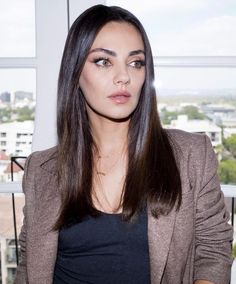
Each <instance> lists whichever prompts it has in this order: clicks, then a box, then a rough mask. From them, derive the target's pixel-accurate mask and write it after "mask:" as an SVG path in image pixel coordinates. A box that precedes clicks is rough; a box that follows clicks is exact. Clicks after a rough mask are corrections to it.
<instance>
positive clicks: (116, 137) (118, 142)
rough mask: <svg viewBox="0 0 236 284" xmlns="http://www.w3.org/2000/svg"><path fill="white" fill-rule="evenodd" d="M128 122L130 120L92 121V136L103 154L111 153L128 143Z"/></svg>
mask: <svg viewBox="0 0 236 284" xmlns="http://www.w3.org/2000/svg"><path fill="white" fill-rule="evenodd" d="M128 124H129V121H122V122H114V121H110V120H108V119H101V120H96V121H90V127H91V131H92V136H93V139H94V141H95V143H96V146H97V148H98V151H99V153H100V154H101V155H109V153H111V152H113V151H116V150H117V149H121V148H124V147H125V146H126V145H127V136H128Z"/></svg>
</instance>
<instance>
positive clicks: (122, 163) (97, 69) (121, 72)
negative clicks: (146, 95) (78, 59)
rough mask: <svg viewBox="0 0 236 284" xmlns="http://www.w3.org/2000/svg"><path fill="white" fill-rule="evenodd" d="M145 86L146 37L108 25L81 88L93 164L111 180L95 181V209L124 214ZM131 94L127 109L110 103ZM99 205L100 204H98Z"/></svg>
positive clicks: (126, 27)
mask: <svg viewBox="0 0 236 284" xmlns="http://www.w3.org/2000/svg"><path fill="white" fill-rule="evenodd" d="M144 80H145V50H144V44H143V41H142V38H141V35H140V34H139V32H138V31H137V30H136V28H135V27H133V26H132V25H130V24H128V23H118V22H109V23H108V24H106V25H105V26H104V27H103V28H102V29H101V30H100V32H99V33H98V35H97V36H96V38H95V40H94V42H93V44H92V47H91V49H90V52H89V55H88V57H87V59H86V62H85V65H84V68H83V70H82V73H81V76H80V79H79V84H80V88H81V90H82V92H83V94H84V98H85V101H86V108H87V113H88V117H89V121H90V126H91V130H92V135H93V138H94V140H95V143H96V145H97V146H98V149H99V156H100V157H101V158H99V159H98V157H96V155H95V160H94V164H95V167H97V168H98V170H99V171H102V172H105V173H106V176H102V175H99V176H96V174H95V180H94V193H95V196H96V197H95V198H94V205H95V206H96V207H97V208H98V209H100V210H101V211H106V212H120V211H121V210H122V209H121V208H119V209H118V210H117V208H118V207H119V204H120V200H121V193H122V187H123V182H124V176H125V173H126V164H127V153H126V151H125V150H126V146H127V132H128V125H129V120H130V115H131V114H132V113H133V111H134V110H135V108H136V106H137V104H138V101H139V97H140V93H141V89H142V86H143V83H144ZM117 92H128V93H129V94H130V97H129V99H128V100H127V102H125V103H122V104H121V103H117V102H115V101H113V100H111V99H110V98H109V96H110V95H112V94H114V93H117ZM98 200H99V202H98Z"/></svg>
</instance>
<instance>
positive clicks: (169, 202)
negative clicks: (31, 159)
mask: <svg viewBox="0 0 236 284" xmlns="http://www.w3.org/2000/svg"><path fill="white" fill-rule="evenodd" d="M111 21H115V22H126V23H129V24H131V25H133V26H134V27H135V28H136V29H137V30H138V31H139V33H140V34H141V36H142V39H143V42H144V48H145V54H146V78H145V82H144V85H143V87H142V91H141V95H140V99H139V102H138V105H137V108H136V109H135V111H134V112H133V114H132V116H131V119H130V123H129V131H128V169H127V175H126V179H125V183H124V188H123V201H122V208H123V213H122V214H123V217H124V219H125V220H131V218H132V217H133V216H135V214H136V213H137V212H138V211H139V210H140V208H141V207H143V205H144V204H146V202H148V203H149V205H150V208H151V211H152V214H153V215H154V216H155V217H158V216H159V215H161V214H168V213H169V212H170V211H171V210H172V209H174V207H175V206H176V208H177V209H178V207H179V206H180V204H181V181H180V174H179V170H178V165H177V160H176V158H175V153H174V152H175V151H174V147H173V143H172V141H171V140H170V138H169V137H168V135H167V133H166V131H165V130H164V129H163V128H162V127H161V123H160V119H159V116H158V113H157V103H156V93H155V88H154V86H153V82H154V67H153V59H152V52H151V47H150V44H149V40H148V38H147V35H146V32H145V30H144V28H143V26H142V24H141V23H140V22H139V20H138V19H137V18H136V17H135V16H134V15H133V14H131V13H130V12H128V11H127V10H124V9H122V8H119V7H115V6H113V7H107V6H103V5H96V6H93V7H91V8H89V9H88V10H86V11H85V12H84V13H83V14H81V15H80V16H79V17H78V18H77V19H76V21H75V22H74V23H73V25H72V27H71V29H70V31H69V34H68V36H67V40H66V44H65V48H64V53H63V57H62V62H61V68H60V73H59V79H58V104H57V133H58V152H57V155H58V157H57V162H58V165H57V168H58V181H59V188H60V190H61V194H62V205H61V210H60V215H59V217H58V220H57V222H56V224H55V229H60V228H62V227H65V226H68V225H70V224H73V223H76V222H80V221H81V220H82V219H83V217H84V216H86V215H91V216H97V215H98V211H97V210H96V209H95V208H94V206H93V201H92V196H91V195H92V194H91V193H92V179H93V174H92V173H93V170H92V169H93V151H92V149H93V146H94V141H93V137H92V135H91V131H90V125H89V121H88V117H87V114H86V108H85V100H84V97H83V94H82V91H81V90H80V88H79V77H80V74H81V71H82V69H83V66H84V63H85V61H86V58H87V55H88V53H89V50H90V48H91V46H92V44H93V41H94V39H95V37H96V35H97V34H98V32H99V31H100V29H101V28H102V27H103V26H104V25H105V24H107V23H108V22H111Z"/></svg>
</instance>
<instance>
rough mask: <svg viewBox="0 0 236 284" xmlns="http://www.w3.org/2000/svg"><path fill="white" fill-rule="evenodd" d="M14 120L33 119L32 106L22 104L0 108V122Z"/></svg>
mask: <svg viewBox="0 0 236 284" xmlns="http://www.w3.org/2000/svg"><path fill="white" fill-rule="evenodd" d="M15 120H17V121H25V120H34V108H29V107H28V106H24V107H21V108H16V109H14V108H10V107H7V108H2V109H0V123H6V122H11V121H15Z"/></svg>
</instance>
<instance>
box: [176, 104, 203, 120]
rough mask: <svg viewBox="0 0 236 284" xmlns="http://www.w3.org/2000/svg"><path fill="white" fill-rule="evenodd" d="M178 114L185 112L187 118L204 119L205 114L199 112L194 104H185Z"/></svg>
mask: <svg viewBox="0 0 236 284" xmlns="http://www.w3.org/2000/svg"><path fill="white" fill-rule="evenodd" d="M180 114H186V115H187V116H188V119H204V118H205V115H204V114H203V113H201V112H199V110H198V108H197V107H195V106H185V107H184V108H183V109H182V111H181V112H180Z"/></svg>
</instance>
